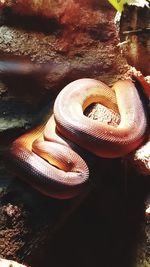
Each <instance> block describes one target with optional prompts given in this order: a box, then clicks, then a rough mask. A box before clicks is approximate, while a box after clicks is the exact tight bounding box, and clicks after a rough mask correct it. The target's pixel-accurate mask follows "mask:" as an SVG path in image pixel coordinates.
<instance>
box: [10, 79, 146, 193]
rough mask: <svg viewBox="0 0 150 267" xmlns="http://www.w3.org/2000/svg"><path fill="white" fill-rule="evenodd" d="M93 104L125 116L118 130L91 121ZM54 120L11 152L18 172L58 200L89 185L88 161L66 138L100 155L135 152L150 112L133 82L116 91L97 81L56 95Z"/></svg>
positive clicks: (74, 85)
mask: <svg viewBox="0 0 150 267" xmlns="http://www.w3.org/2000/svg"><path fill="white" fill-rule="evenodd" d="M93 102H96V103H97V102H99V103H101V104H102V105H104V106H106V107H108V108H109V109H112V110H114V111H115V112H116V113H119V114H120V117H121V120H120V123H119V125H118V127H114V126H111V125H105V124H103V123H100V122H98V121H95V120H92V119H90V118H88V117H86V116H85V115H84V113H83V111H84V110H85V108H86V107H87V106H89V105H90V104H91V103H93ZM53 112H54V116H51V118H50V119H49V121H48V122H47V124H46V126H40V127H38V128H36V129H35V130H32V131H30V132H28V133H26V134H24V135H22V136H21V137H19V138H18V139H16V140H15V141H14V142H13V144H12V146H11V150H10V155H11V161H12V162H13V165H14V166H15V170H16V172H17V173H18V174H19V176H20V177H22V178H23V179H24V180H25V181H27V182H28V183H30V184H31V185H32V186H33V187H35V188H37V189H38V190H39V191H40V192H42V193H43V194H46V195H48V196H52V197H55V198H71V197H74V196H76V195H78V194H79V193H80V192H81V191H82V190H83V188H84V186H85V185H86V184H87V182H88V177H89V170H88V166H87V164H86V163H85V161H84V160H83V159H82V158H81V156H80V155H78V153H76V152H75V151H73V150H72V148H71V147H70V145H69V143H68V142H67V141H66V140H67V139H68V140H70V141H71V142H73V143H75V144H77V145H79V146H80V147H82V148H84V149H85V150H88V151H90V152H91V153H94V154H95V155H97V156H100V157H105V158H116V157H122V156H124V155H126V154H128V153H129V152H131V151H132V150H134V149H136V148H137V147H138V146H139V145H140V144H141V143H142V142H143V139H144V136H145V131H146V127H147V121H146V116H145V111H144V108H143V105H142V102H141V99H140V97H139V94H138V92H137V89H136V87H135V85H134V83H133V82H131V81H130V80H124V81H118V82H117V83H115V85H114V86H113V88H109V87H108V86H107V85H105V84H104V83H102V82H100V81H98V80H94V79H88V78H85V79H79V80H76V81H74V82H72V83H70V84H68V85H67V86H66V87H65V88H64V89H63V90H62V91H61V92H60V93H59V94H58V96H57V98H56V101H55V103H54V110H53Z"/></svg>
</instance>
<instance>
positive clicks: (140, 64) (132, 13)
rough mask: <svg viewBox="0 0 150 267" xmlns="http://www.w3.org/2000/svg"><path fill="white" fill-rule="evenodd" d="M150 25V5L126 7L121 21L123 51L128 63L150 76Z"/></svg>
mask: <svg viewBox="0 0 150 267" xmlns="http://www.w3.org/2000/svg"><path fill="white" fill-rule="evenodd" d="M149 25H150V4H149V6H148V3H147V6H144V7H138V6H136V5H133V6H128V5H126V6H125V8H124V12H123V13H122V16H121V20H120V38H121V42H122V45H121V46H122V51H123V53H124V55H125V57H126V58H127V62H128V63H129V64H130V65H131V66H134V67H135V68H136V69H137V70H140V71H141V72H142V73H143V74H144V75H150V64H149V62H150V45H149V42H150V34H149V31H150V28H149Z"/></svg>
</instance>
